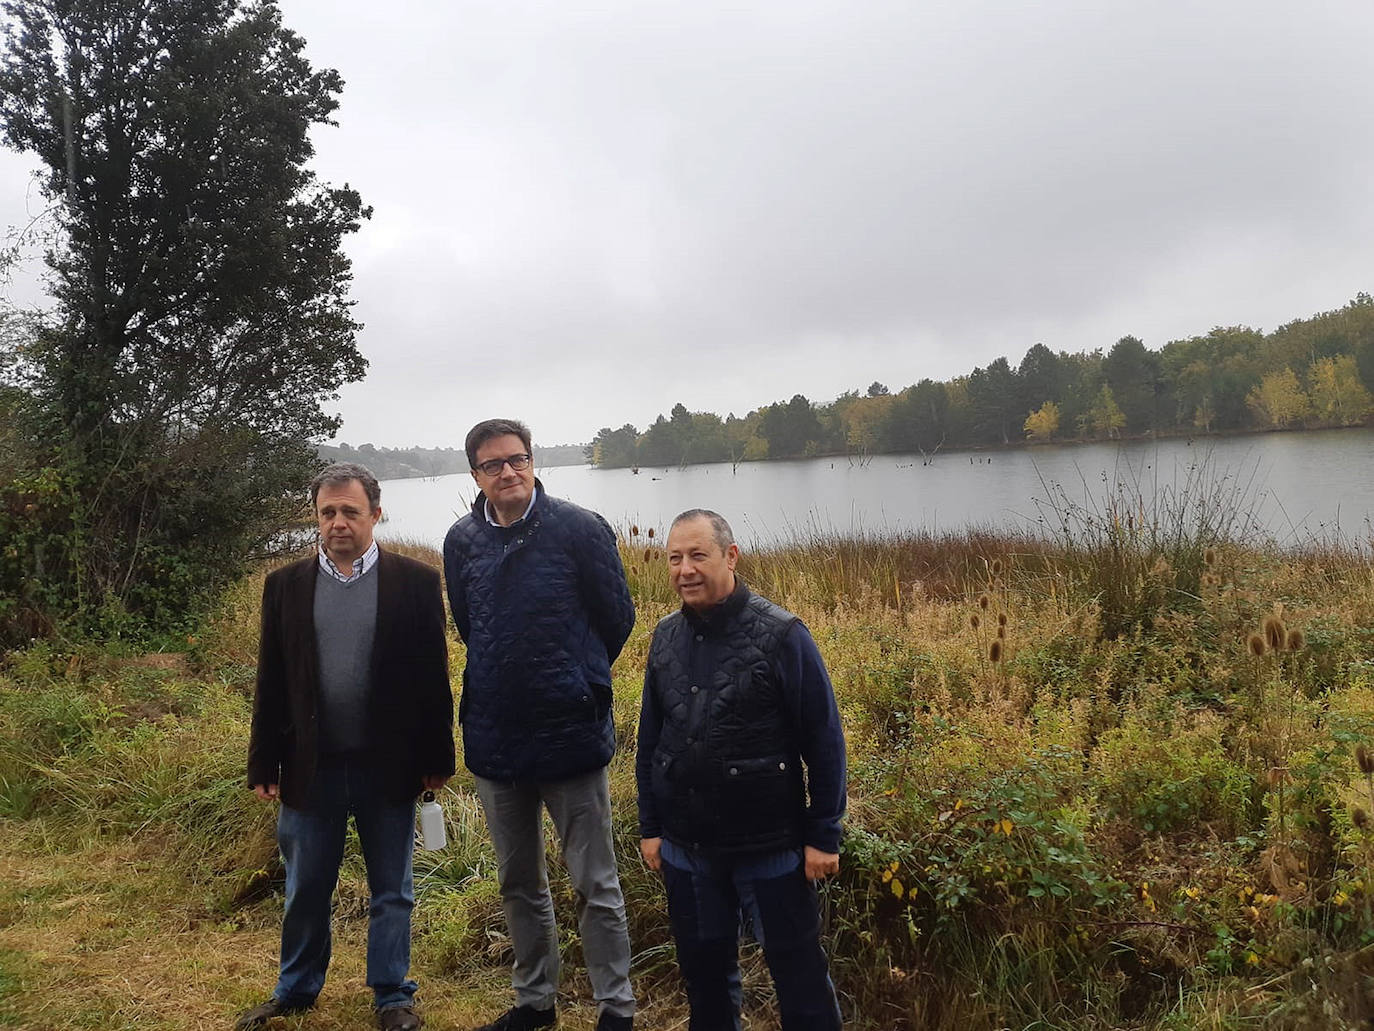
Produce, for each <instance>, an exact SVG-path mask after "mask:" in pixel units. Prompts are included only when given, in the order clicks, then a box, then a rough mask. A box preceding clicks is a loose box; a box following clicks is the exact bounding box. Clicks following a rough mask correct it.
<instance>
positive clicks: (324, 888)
mask: <svg viewBox="0 0 1374 1031" xmlns="http://www.w3.org/2000/svg"><path fill="white" fill-rule="evenodd" d="M375 762H376V760H367V759H339V760H330V761H322V762H321V763H320V767H319V769H318V770H317V771H316V772H315V779H314V780H313V781H312V782H311V785H310V797H309V800H308V802H307V804H306V806H305V807H304V808H302V809H292V808H291V807H290V806H285V805H284V806H282V807H281V811H280V812H279V813H278V815H277V845H278V847H280V849H281V854H282V858H283V859H284V860H285V861H286V913H285V915H284V916H283V917H282V924H281V975H280V977H279V978H278V980H277V987H276V990H275V991H274V992H273V993H272V994H273V996H275V997H276V998H277V999H280V1000H281V1001H283V1002H287V1003H292V1004H296V1005H309V1004H310V1003H312V1002H314V1000H315V996H317V995H319V994H320V989H321V988H323V987H324V975H325V970H326V969H327V968H328V966H329V954H330V935H329V908H330V900H331V898H332V897H333V895H334V885H335V884H336V883H337V882H338V879H339V864H340V863H341V862H342V861H343V852H344V835H345V832H346V831H347V829H348V816H349V814H350V813H352V814H353V822H354V823H355V824H356V825H357V828H358V842H359V844H361V845H362V849H363V861H364V862H365V863H366V864H367V888H368V892H369V893H370V895H371V897H372V903H371V908H370V909H369V911H368V923H367V983H368V986H369V987H371V989H372V992H373V997H374V1002H375V1004H376V1006H377V1008H378V1009H387V1008H389V1007H392V1006H404V1005H408V1004H409V1003H410V1000H411V997H412V996H414V994H415V982H414V981H411V980H409V979H408V978H407V976H406V974H407V971H408V970H409V968H410V912H411V910H412V909H413V908H414V907H415V892H414V889H413V886H412V883H411V856H412V853H413V851H414V846H415V803H414V801H413V800H411V801H407V802H397V801H396V800H394V799H391V798H387V797H386V796H385V795H384V794H383V793H382V792H381V791H380V790H379V785H380V784H383V783H385V779H384V778H382V777H379V776H378V774H377V771H376V768H375V765H374V763H375Z"/></svg>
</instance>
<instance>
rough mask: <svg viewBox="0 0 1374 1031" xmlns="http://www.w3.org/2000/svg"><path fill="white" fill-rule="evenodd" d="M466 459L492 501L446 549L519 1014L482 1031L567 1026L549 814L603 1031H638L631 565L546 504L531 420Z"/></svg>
mask: <svg viewBox="0 0 1374 1031" xmlns="http://www.w3.org/2000/svg"><path fill="white" fill-rule="evenodd" d="M466 448H467V456H468V465H469V466H471V467H472V477H473V479H474V480H476V481H477V485H478V487H480V488H481V491H482V492H481V494H479V495H478V497H477V500H476V502H475V503H474V504H473V506H472V511H471V512H470V513H468V514H467V515H465V516H463V517H462V518H461V519H459V520H458V522H456V523H454V524H453V527H452V528H451V529H450V530H449V532H448V536H447V537H445V538H444V576H445V579H446V581H447V586H448V599H449V606H450V608H451V609H452V611H453V621H454V623H455V624H457V626H458V632H459V633H460V634H461V635H462V637H463V640H464V641H465V642H466V643H467V667H466V668H465V669H464V671H463V693H462V697H461V699H460V701H459V708H458V719H459V722H460V723H461V724H462V727H463V752H464V759H465V761H466V763H467V766H468V769H470V770H471V771H472V773H473V775H474V776H475V778H476V781H477V794H478V797H479V798H480V799H481V801H482V809H483V811H484V812H485V813H486V819H487V829H488V831H489V832H490V834H491V840H492V844H493V846H494V847H495V849H496V857H497V862H498V872H497V877H498V880H499V882H500V887H501V901H502V904H503V905H504V907H505V912H506V923H507V924H508V926H509V930H510V938H511V945H512V948H513V950H514V952H515V963H514V967H513V970H512V974H511V982H512V984H513V986H514V988H515V1005H514V1006H513V1007H511V1009H509V1010H508V1011H507V1012H506V1013H504V1014H502V1015H501V1016H500V1017H498V1018H497V1019H496V1020H494V1021H493V1022H492V1023H490V1024H485V1025H483V1026H482V1027H481V1028H479V1029H477V1031H525V1029H529V1028H540V1027H549V1026H551V1025H552V1024H553V1023H554V1022H555V1021H556V1019H557V1014H556V1013H555V1010H554V997H555V993H556V992H557V989H558V930H557V928H556V927H555V926H554V917H553V900H552V898H551V897H550V895H549V883H548V873H547V868H546V866H545V859H544V832H543V810H544V809H548V811H549V815H550V817H552V819H553V823H554V828H555V829H556V830H557V832H558V837H559V841H560V842H561V843H562V846H563V857H564V861H565V862H566V863H567V866H568V873H569V875H570V877H571V879H572V883H573V887H574V888H575V889H576V891H577V896H578V911H579V927H578V929H579V931H580V933H581V935H582V953H583V956H584V957H585V959H586V963H587V974H588V977H589V978H590V980H591V983H592V991H593V994H594V995H595V997H596V1001H597V1005H598V1009H599V1017H598V1020H597V1025H596V1026H597V1031H623V1029H629V1028H631V1027H632V1026H633V1017H634V1011H635V999H634V994H633V993H632V992H631V990H630V941H629V935H628V933H627V931H626V925H625V900H624V898H623V896H622V895H621V891H620V878H619V875H618V874H617V872H616V865H615V852H614V849H613V847H612V842H611V802H610V789H609V786H608V784H607V779H606V764H607V763H608V762H610V760H611V755H612V753H613V752H614V751H615V727H614V725H613V723H612V719H611V663H612V662H614V661H615V658H616V656H617V655H619V654H620V649H621V647H622V646H623V645H624V644H625V640H626V639H627V638H628V637H629V636H630V630H631V628H632V627H633V626H634V619H635V615H634V604H633V602H632V601H631V600H630V590H629V587H628V585H627V584H626V582H625V570H624V567H623V566H622V565H621V562H620V553H619V552H618V550H617V549H616V540H615V534H614V532H613V531H612V530H611V528H610V526H609V525H607V523H606V520H605V519H603V518H602V517H601V516H599V515H597V514H596V513H595V512H589V511H587V510H586V509H584V508H579V507H578V506H577V505H574V504H572V503H571V502H568V501H564V500H562V499H560V498H555V497H550V496H549V495H548V494H547V493H545V491H544V485H543V484H542V483H540V482H539V480H537V479H536V478H535V475H534V459H533V457H532V454H531V447H530V431H529V429H528V428H527V427H526V426H525V425H524V424H523V423H520V422H516V421H514V420H509V419H488V420H487V421H485V422H480V423H478V424H477V425H476V426H474V427H473V428H472V430H471V431H469V433H468V435H467V441H466Z"/></svg>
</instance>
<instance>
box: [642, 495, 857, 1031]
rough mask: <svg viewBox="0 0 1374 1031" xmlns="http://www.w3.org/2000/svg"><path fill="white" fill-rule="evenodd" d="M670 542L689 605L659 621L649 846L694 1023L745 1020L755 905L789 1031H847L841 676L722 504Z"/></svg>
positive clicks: (713, 1025)
mask: <svg viewBox="0 0 1374 1031" xmlns="http://www.w3.org/2000/svg"><path fill="white" fill-rule="evenodd" d="M667 552H668V571H669V577H670V579H671V580H672V584H673V588H674V589H675V590H676V591H677V593H678V595H679V596H680V597H681V598H682V608H681V609H680V610H679V611H678V612H674V613H672V614H671V615H669V616H666V617H665V618H664V619H663V620H662V621H661V622H660V623H659V624H658V626H657V628H655V630H654V637H653V643H652V644H651V645H650V648H649V662H648V667H647V669H646V670H645V674H644V700H643V705H642V708H641V712H640V720H639V751H638V754H637V756H636V759H635V774H636V778H637V780H638V784H639V829H640V836H641V841H640V851H641V852H642V853H643V855H644V860H645V862H646V863H648V864H649V866H650V868H652V869H654V870H658V871H660V872H661V873H662V874H663V880H664V884H665V887H666V889H667V894H668V916H669V919H670V921H671V923H672V928H673V937H674V939H675V940H676V943H677V956H678V965H679V966H680V967H681V969H682V976H683V980H684V981H685V982H686V984H687V999H688V1002H689V1004H690V1006H691V1019H690V1024H689V1025H688V1026H689V1029H690V1031H722V1029H728V1028H734V1029H738V1028H739V1026H740V1022H739V1013H740V975H739V958H738V945H739V943H738V929H739V924H740V914H741V911H743V912H744V913H745V914H747V915H748V916H750V917H751V918H752V922H753V927H754V935H755V937H756V938H757V939H758V940H759V942H760V943H761V944H762V946H763V952H764V958H765V959H766V960H767V962H768V969H769V972H770V973H771V974H772V975H773V986H774V988H775V989H776V990H777V995H778V1005H779V1009H780V1010H781V1013H782V1027H783V1029H784V1031H832V1029H838V1028H839V1027H840V1011H839V1006H838V1004H837V1002H836V998H835V988H834V985H833V984H832V983H831V981H830V973H829V969H828V966H827V963H826V958H825V953H824V952H823V951H822V950H821V946H820V917H819V912H818V907H817V899H816V887H815V882H816V881H817V880H819V879H821V878H824V877H827V876H829V875H831V874H835V873H838V872H839V869H840V856H839V851H840V819H841V817H842V816H843V815H844V808H845V747H844V735H843V733H842V730H841V727H840V715H839V711H838V709H837V707H836V705H835V694H834V691H833V690H832V688H831V685H830V677H829V675H828V674H827V673H826V671H825V665H824V664H823V663H822V661H821V656H820V653H819V651H817V649H816V643H815V641H813V640H812V638H811V635H810V634H809V633H808V632H807V629H806V627H805V626H804V625H802V622H801V621H800V620H799V619H797V617H796V616H794V615H792V614H791V613H790V612H787V611H785V610H784V609H781V608H779V607H778V606H776V605H774V604H773V603H772V602H770V601H767V600H765V599H764V598H761V597H760V596H758V595H757V594H754V593H752V592H751V591H750V590H749V588H748V586H747V585H746V584H745V583H744V582H743V581H742V580H740V579H738V578H737V577H736V576H735V564H736V562H737V561H738V559H739V547H738V546H737V545H736V544H735V540H734V536H733V534H732V533H731V532H730V525H729V524H728V523H727V522H726V521H725V520H724V519H723V518H721V516H720V515H718V514H717V513H715V512H711V511H707V510H705V509H692V510H690V511H687V512H683V513H682V514H681V515H680V516H678V517H677V518H676V519H675V520H674V521H673V525H672V528H671V530H670V531H669V533H668V541H667ZM808 795H809V798H810V801H809V802H808Z"/></svg>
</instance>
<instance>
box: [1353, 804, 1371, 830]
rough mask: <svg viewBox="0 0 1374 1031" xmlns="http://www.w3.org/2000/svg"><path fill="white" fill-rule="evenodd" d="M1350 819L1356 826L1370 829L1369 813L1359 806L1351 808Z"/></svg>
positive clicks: (1361, 828)
mask: <svg viewBox="0 0 1374 1031" xmlns="http://www.w3.org/2000/svg"><path fill="white" fill-rule="evenodd" d="M1350 820H1351V822H1352V823H1354V824H1355V826H1356V827H1358V828H1360V830H1362V831H1365V830H1369V814H1368V813H1367V812H1365V811H1364V810H1363V809H1361V808H1360V807H1359V806H1356V807H1355V808H1354V809H1352V810H1350Z"/></svg>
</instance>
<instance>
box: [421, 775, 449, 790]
mask: <svg viewBox="0 0 1374 1031" xmlns="http://www.w3.org/2000/svg"><path fill="white" fill-rule="evenodd" d="M448 777H449V775H448V774H447V773H426V774H425V775H424V776H423V777H421V778H420V783H422V784H423V785H424V786H425V790H426V791H443V790H444V785H445V784H447V783H448Z"/></svg>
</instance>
